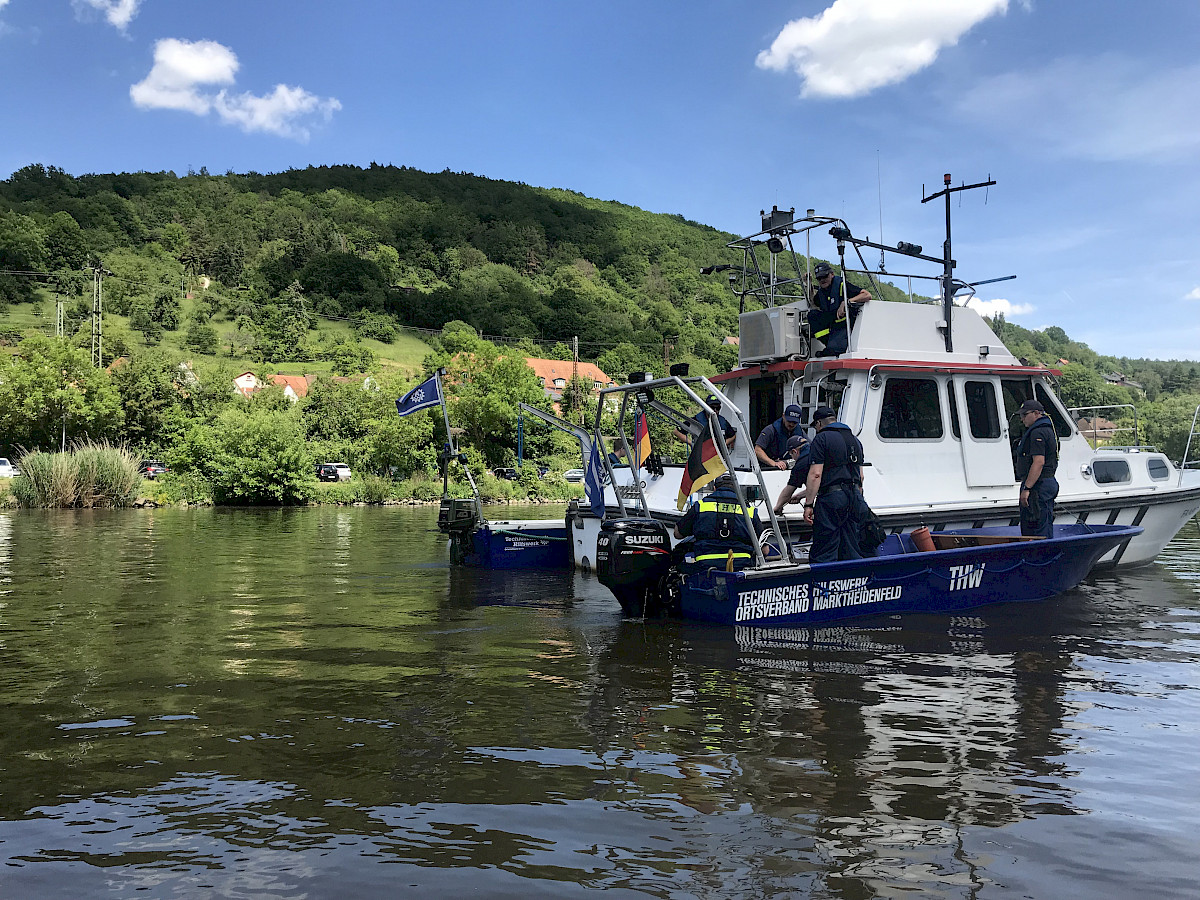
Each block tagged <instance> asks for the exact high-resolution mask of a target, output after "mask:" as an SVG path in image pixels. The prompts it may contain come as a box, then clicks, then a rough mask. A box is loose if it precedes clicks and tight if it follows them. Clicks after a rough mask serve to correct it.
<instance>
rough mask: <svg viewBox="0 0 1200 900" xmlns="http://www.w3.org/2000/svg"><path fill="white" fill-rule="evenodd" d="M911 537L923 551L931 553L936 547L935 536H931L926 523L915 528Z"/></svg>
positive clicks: (914, 543) (915, 544)
mask: <svg viewBox="0 0 1200 900" xmlns="http://www.w3.org/2000/svg"><path fill="white" fill-rule="evenodd" d="M909 537H911V538H912V542H913V545H914V546H915V547H916V548H917V549H918V550H920V551H921V552H922V553H929V552H930V551H932V550H933V549H934V547H933V538H931V537H930V536H929V529H928V528H926V527H925V526H924V525H922V526H921V527H920V528H914V529H913V530H912V534H910V535H909Z"/></svg>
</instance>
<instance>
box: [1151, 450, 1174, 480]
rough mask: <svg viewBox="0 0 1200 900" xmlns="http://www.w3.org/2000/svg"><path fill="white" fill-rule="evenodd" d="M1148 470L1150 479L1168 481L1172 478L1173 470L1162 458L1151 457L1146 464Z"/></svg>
mask: <svg viewBox="0 0 1200 900" xmlns="http://www.w3.org/2000/svg"><path fill="white" fill-rule="evenodd" d="M1146 468H1147V469H1148V470H1149V472H1150V477H1151V478H1153V479H1154V480H1155V481H1166V480H1167V479H1168V478H1170V477H1171V470H1170V469H1169V468H1167V461H1166V460H1165V459H1162V458H1161V457H1158V456H1154V457H1151V458H1150V459H1149V460H1148V461H1147V462H1146Z"/></svg>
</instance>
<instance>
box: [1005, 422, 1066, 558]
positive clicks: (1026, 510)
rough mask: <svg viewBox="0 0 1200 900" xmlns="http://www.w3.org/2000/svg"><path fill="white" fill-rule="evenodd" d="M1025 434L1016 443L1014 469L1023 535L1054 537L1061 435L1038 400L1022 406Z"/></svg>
mask: <svg viewBox="0 0 1200 900" xmlns="http://www.w3.org/2000/svg"><path fill="white" fill-rule="evenodd" d="M1020 414H1021V424H1023V425H1024V426H1025V433H1024V434H1023V435H1021V442H1020V443H1019V444H1017V449H1016V453H1015V456H1014V459H1013V468H1014V469H1015V470H1016V474H1017V479H1018V480H1019V481H1020V483H1021V534H1025V535H1041V536H1042V537H1053V536H1054V498H1055V497H1057V496H1058V481H1057V479H1055V477H1054V473H1055V472H1056V471H1058V435H1056V434H1055V433H1054V423H1053V422H1052V421H1050V417H1049V416H1048V415H1046V409H1045V407H1043V406H1042V404H1041V403H1039V402H1038V401H1037V400H1026V401H1025V402H1024V403H1022V404H1021V409H1020Z"/></svg>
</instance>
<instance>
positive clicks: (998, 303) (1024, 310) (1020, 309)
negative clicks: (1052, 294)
mask: <svg viewBox="0 0 1200 900" xmlns="http://www.w3.org/2000/svg"><path fill="white" fill-rule="evenodd" d="M964 305H966V306H969V307H971V309H973V310H975V312H977V313H979V314H980V315H981V316H988V317H989V318H990V317H992V316H994V315H996V313H1004V318H1006V319H1007V318H1009V317H1010V316H1027V315H1029V314H1030V313H1031V312H1033V311H1034V309H1035V307H1034V306H1033V305H1032V304H1030V303H1013V302H1012V301H1011V300H1004V299H1001V298H999V297H997V298H996V299H995V300H980V299H979V298H978V297H972V298H971V299H970V300H968V301H967V302H966V304H964Z"/></svg>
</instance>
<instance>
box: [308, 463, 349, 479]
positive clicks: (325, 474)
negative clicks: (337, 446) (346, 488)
mask: <svg viewBox="0 0 1200 900" xmlns="http://www.w3.org/2000/svg"><path fill="white" fill-rule="evenodd" d="M352 474H353V473H351V471H350V467H349V466H348V465H346V464H345V463H317V478H318V479H319V480H320V481H349V480H350V478H351V476H352Z"/></svg>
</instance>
